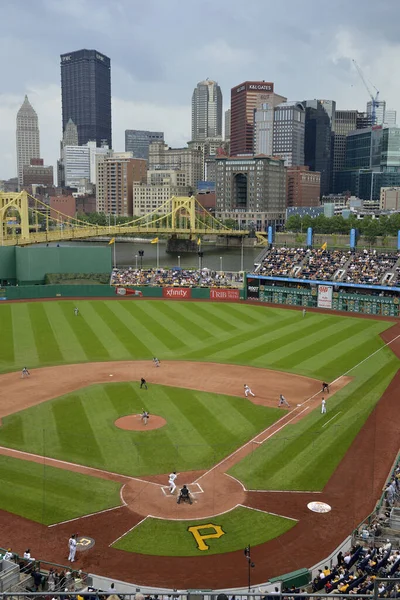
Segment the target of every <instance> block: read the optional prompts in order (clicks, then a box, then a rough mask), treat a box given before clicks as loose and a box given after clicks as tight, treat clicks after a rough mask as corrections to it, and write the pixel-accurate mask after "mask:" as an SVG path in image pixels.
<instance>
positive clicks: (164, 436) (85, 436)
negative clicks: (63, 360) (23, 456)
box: [0, 382, 282, 476]
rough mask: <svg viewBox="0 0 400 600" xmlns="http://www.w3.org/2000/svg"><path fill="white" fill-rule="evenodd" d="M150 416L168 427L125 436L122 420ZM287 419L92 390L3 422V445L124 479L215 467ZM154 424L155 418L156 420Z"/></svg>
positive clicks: (231, 401)
mask: <svg viewBox="0 0 400 600" xmlns="http://www.w3.org/2000/svg"><path fill="white" fill-rule="evenodd" d="M143 408H146V410H149V412H150V415H152V414H153V415H160V416H162V417H164V418H165V419H166V421H167V425H165V426H164V427H162V428H160V429H153V430H150V431H124V430H122V429H119V428H117V427H115V425H114V422H115V421H116V419H118V418H119V417H121V416H124V415H130V414H136V415H138V417H137V418H138V421H139V418H140V417H139V414H140V413H141V411H142V409H143ZM281 416H282V411H281V410H280V409H278V408H265V407H263V406H257V405H255V404H252V403H251V402H248V401H246V400H245V399H244V398H237V397H232V396H225V395H222V394H212V393H207V392H198V391H193V390H187V389H183V388H173V387H168V386H159V385H151V386H149V389H148V390H144V389H140V388H139V385H138V383H137V382H135V383H112V384H106V385H94V386H90V387H88V388H84V389H82V390H80V391H79V392H75V393H72V394H68V395H67V396H64V397H62V398H57V399H55V400H51V401H48V402H43V403H41V404H38V405H37V406H34V407H31V408H28V409H26V410H23V411H21V412H19V413H14V414H13V415H10V416H8V417H4V418H3V425H2V427H1V428H0V445H3V446H8V447H11V448H17V449H19V450H26V451H29V452H33V453H34V454H38V455H40V456H43V455H45V456H51V457H52V458H57V459H61V460H66V461H70V462H75V463H79V464H83V465H90V466H92V467H96V468H100V469H105V470H107V471H113V472H117V473H123V474H125V475H135V476H139V475H144V474H156V473H170V472H171V471H180V472H182V471H189V470H196V469H203V468H208V467H211V466H213V465H214V464H215V463H217V462H219V461H220V460H221V459H222V458H223V457H224V456H227V455H229V454H231V453H232V452H233V451H234V450H236V449H237V448H238V447H239V446H241V445H242V444H244V443H245V442H246V441H247V440H249V439H251V438H253V437H254V436H255V435H257V433H258V432H260V431H262V430H263V429H265V428H267V427H269V425H271V424H272V423H273V422H274V421H276V420H277V419H279V418H280V417H281ZM150 418H151V417H150Z"/></svg>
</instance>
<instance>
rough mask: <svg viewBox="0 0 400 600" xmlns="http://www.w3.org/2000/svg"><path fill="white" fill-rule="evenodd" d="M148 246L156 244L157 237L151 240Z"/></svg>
mask: <svg viewBox="0 0 400 600" xmlns="http://www.w3.org/2000/svg"><path fill="white" fill-rule="evenodd" d="M150 244H158V237H156V238H154V240H151V242H150Z"/></svg>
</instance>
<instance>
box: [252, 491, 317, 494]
mask: <svg viewBox="0 0 400 600" xmlns="http://www.w3.org/2000/svg"><path fill="white" fill-rule="evenodd" d="M247 491H248V492H257V493H258V494H322V492H316V491H315V490H313V491H310V490H247Z"/></svg>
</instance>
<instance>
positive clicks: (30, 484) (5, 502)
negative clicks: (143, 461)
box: [0, 456, 121, 525]
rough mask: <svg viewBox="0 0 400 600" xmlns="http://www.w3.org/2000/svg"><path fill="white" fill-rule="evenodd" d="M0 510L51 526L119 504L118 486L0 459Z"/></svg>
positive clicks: (103, 480)
mask: <svg viewBox="0 0 400 600" xmlns="http://www.w3.org/2000/svg"><path fill="white" fill-rule="evenodd" d="M0 480H1V486H0V509H1V510H6V511H8V512H12V513H14V514H16V515H19V516H20V517H26V518H27V519H31V521H36V522H37V523H42V524H43V525H51V524H53V523H59V522H60V521H67V520H69V519H75V518H76V517H81V516H83V515H88V514H91V513H93V512H96V511H99V510H105V509H107V508H113V507H114V506H119V505H120V504H121V500H120V496H119V490H120V487H121V484H119V483H116V482H114V481H107V480H105V479H98V478H97V477H90V476H87V475H82V474H81V473H73V472H72V471H64V470H62V469H57V468H55V467H48V466H46V465H43V464H37V463H33V462H28V461H25V460H19V459H17V458H11V457H9V456H0Z"/></svg>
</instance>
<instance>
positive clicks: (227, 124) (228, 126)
mask: <svg viewBox="0 0 400 600" xmlns="http://www.w3.org/2000/svg"><path fill="white" fill-rule="evenodd" d="M230 139H231V109H230V108H228V110H226V111H225V141H226V142H229V141H230Z"/></svg>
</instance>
